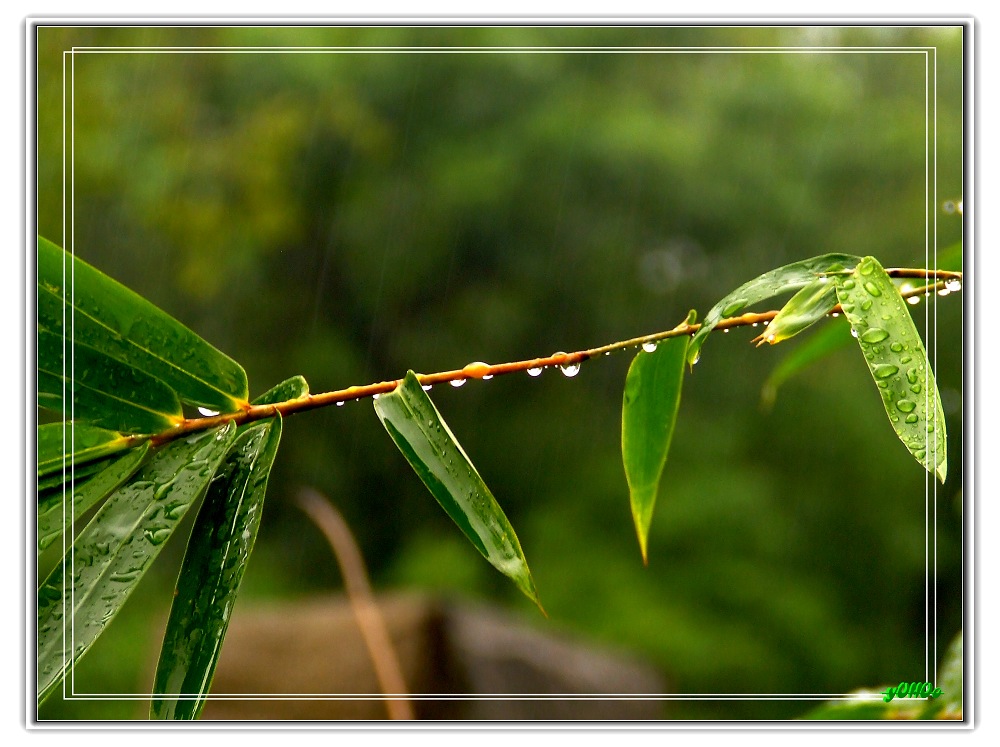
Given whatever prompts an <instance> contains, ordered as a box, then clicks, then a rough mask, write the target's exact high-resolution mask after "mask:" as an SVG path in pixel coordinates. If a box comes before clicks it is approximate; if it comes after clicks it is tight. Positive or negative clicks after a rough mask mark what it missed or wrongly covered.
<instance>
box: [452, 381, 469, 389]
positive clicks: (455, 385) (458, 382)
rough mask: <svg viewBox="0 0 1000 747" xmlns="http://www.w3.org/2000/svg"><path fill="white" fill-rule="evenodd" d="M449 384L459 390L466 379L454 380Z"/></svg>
mask: <svg viewBox="0 0 1000 747" xmlns="http://www.w3.org/2000/svg"><path fill="white" fill-rule="evenodd" d="M449 383H450V384H451V385H452V386H453V387H455V388H456V389H457V388H458V387H460V386H462V384H464V383H465V379H452V380H451V382H449Z"/></svg>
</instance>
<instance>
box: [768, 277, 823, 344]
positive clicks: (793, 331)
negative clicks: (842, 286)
mask: <svg viewBox="0 0 1000 747" xmlns="http://www.w3.org/2000/svg"><path fill="white" fill-rule="evenodd" d="M836 305H837V288H836V286H835V285H834V284H833V283H832V282H830V279H829V278H816V279H815V280H813V281H812V282H811V283H809V285H807V286H805V287H804V288H802V289H801V290H799V292H798V293H796V294H795V295H794V296H792V297H791V298H790V299H789V300H788V303H786V304H785V305H784V306H782V307H781V310H780V311H779V312H778V314H777V315H776V316H775V317H774V319H772V320H771V323H770V324H769V325H768V326H767V328H766V329H765V330H764V332H763V333H762V334H760V335H758V336H757V337H755V338H754V339H753V340H751V342H755V343H757V347H760V346H761V345H763V344H764V343H765V342H766V343H767V344H768V345H777V344H778V343H779V342H784V341H785V340H788V339H789V338H792V337H795V335H797V334H798V333H799V332H802V331H803V330H806V329H808V328H809V327H811V326H812V325H813V324H815V323H816V322H818V321H819V320H820V319H822V318H823V317H825V316H826V315H827V314H829V313H830V312H831V311H833V309H834V307H836Z"/></svg>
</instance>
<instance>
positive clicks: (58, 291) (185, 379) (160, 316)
mask: <svg viewBox="0 0 1000 747" xmlns="http://www.w3.org/2000/svg"><path fill="white" fill-rule="evenodd" d="M38 327H39V329H40V330H45V331H47V332H49V333H51V334H53V335H55V336H56V337H58V338H62V337H63V336H64V335H65V336H66V337H67V339H72V340H73V342H74V343H76V344H77V345H80V344H82V345H87V346H90V347H91V348H93V349H94V350H97V351H99V352H101V353H104V354H105V355H108V356H110V357H112V358H115V359H117V360H119V361H121V362H122V363H125V364H127V365H128V366H129V367H130V368H134V369H137V370H139V371H143V372H145V373H147V374H149V375H150V376H152V377H154V378H157V379H160V380H161V381H162V382H164V384H166V385H167V386H168V387H170V388H171V389H173V390H174V391H175V392H177V395H178V396H179V397H180V398H181V399H182V400H183V401H185V402H189V403H191V404H194V405H200V406H203V407H207V408H210V409H212V410H217V411H219V412H235V411H237V410H239V409H241V407H243V406H244V405H246V401H247V396H248V393H247V376H246V373H245V372H244V371H243V369H242V368H241V367H240V366H239V364H237V363H236V362H235V361H233V360H232V359H230V358H229V357H228V356H226V355H224V354H223V353H221V352H219V351H218V350H216V349H215V348H214V347H212V346H211V345H209V344H208V343H207V342H206V341H205V340H203V339H202V338H201V337H199V336H198V335H196V334H195V333H194V332H192V331H191V330H189V329H188V328H187V327H185V326H184V325H182V324H181V323H180V322H178V321H177V320H176V319H174V318H172V317H171V316H169V315H168V314H166V313H164V312H163V311H161V310H160V309H158V308H157V307H156V306H154V305H153V304H151V303H150V302H149V301H147V300H146V299H144V298H142V297H141V296H139V295H137V294H136V293H134V292H133V291H131V290H129V289H128V288H126V287H125V286H123V285H121V284H119V283H117V282H116V281H114V280H112V279H111V278H109V277H107V276H106V275H104V274H103V273H101V272H99V271H98V270H96V269H94V268H93V267H91V266H90V265H88V264H87V263H86V262H83V261H82V260H79V259H77V258H76V257H74V256H73V255H70V254H68V253H66V252H64V251H63V250H62V249H60V248H59V247H58V246H56V245H55V244H53V243H52V242H51V241H48V240H47V239H44V238H42V237H40V236H39V237H38Z"/></svg>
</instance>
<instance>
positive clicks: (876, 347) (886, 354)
mask: <svg viewBox="0 0 1000 747" xmlns="http://www.w3.org/2000/svg"><path fill="white" fill-rule="evenodd" d="M834 278H835V282H836V287H837V296H838V298H839V299H840V305H841V308H842V309H843V310H844V315H845V316H846V317H847V319H848V321H849V322H850V323H851V326H852V328H853V332H854V333H855V334H856V335H857V338H858V344H859V345H860V346H861V352H862V353H863V354H864V356H865V362H866V363H867V364H868V369H869V370H870V371H871V373H872V377H873V378H874V379H875V384H876V385H877V386H878V389H879V393H880V394H881V395H882V403H883V404H884V405H885V410H886V414H887V415H888V416H889V422H890V423H892V427H893V429H895V431H896V435H897V436H899V440H900V441H902V442H903V444H904V445H905V446H906V447H907V448H908V449H909V450H910V453H911V454H912V455H913V458H914V459H916V460H917V461H918V462H920V464H922V465H923V466H924V468H925V469H926V470H927V471H928V472H930V473H931V474H932V475H934V474H936V475H937V477H938V479H939V480H941V482H944V481H945V478H946V477H947V471H948V457H947V437H946V434H945V421H944V412H943V410H942V409H941V396H940V395H939V394H938V390H937V384H936V383H935V382H934V374H933V373H932V372H931V366H930V362H929V361H928V360H927V353H926V352H925V351H924V344H923V342H922V341H921V339H920V335H919V334H918V333H917V328H916V327H915V326H914V324H913V319H911V318H910V312H909V310H908V309H907V304H906V302H905V301H904V300H903V297H902V296H900V295H899V291H898V290H897V289H896V286H895V285H894V284H893V282H892V279H891V278H890V277H889V276H888V275H887V274H886V273H885V270H883V269H882V265H880V264H879V263H878V261H877V260H875V258H873V257H865V258H864V260H862V262H861V263H860V264H859V265H858V266H857V267H856V268H854V271H853V272H852V273H851V274H850V275H839V276H834Z"/></svg>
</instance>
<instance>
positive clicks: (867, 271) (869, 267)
mask: <svg viewBox="0 0 1000 747" xmlns="http://www.w3.org/2000/svg"><path fill="white" fill-rule="evenodd" d="M874 271H875V265H873V264H872V262H871V260H867V261H865V262H862V263H861V264H860V265H858V272H860V273H861V274H862V275H871V274H872V272H874Z"/></svg>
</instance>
